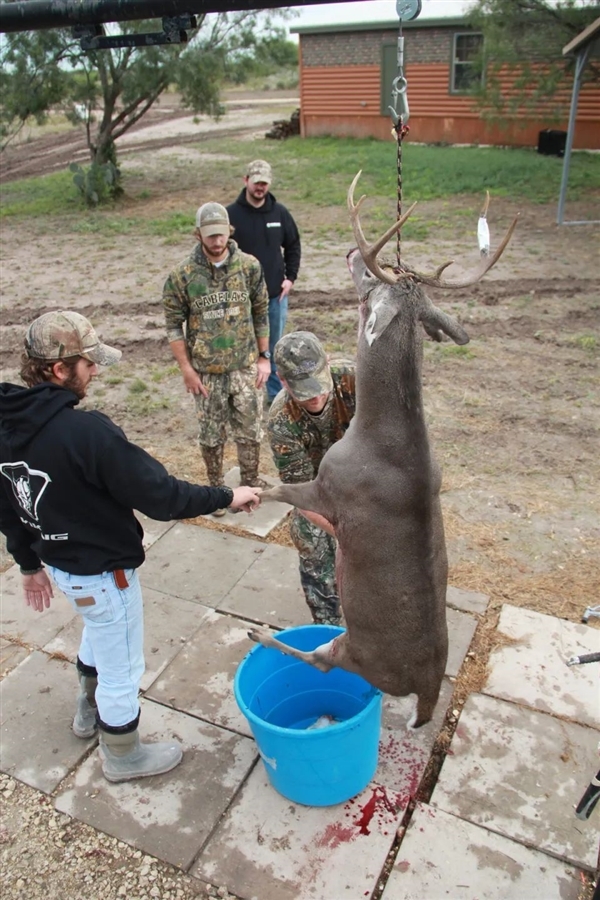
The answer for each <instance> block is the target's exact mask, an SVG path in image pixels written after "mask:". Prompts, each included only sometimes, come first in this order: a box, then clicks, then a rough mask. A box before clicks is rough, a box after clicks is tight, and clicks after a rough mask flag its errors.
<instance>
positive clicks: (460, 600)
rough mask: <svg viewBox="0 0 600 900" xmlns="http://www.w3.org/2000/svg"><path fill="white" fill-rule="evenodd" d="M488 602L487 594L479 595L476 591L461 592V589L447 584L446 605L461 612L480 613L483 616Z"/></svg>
mask: <svg viewBox="0 0 600 900" xmlns="http://www.w3.org/2000/svg"><path fill="white" fill-rule="evenodd" d="M489 602H490V598H489V597H488V596H487V594H480V593H479V592H478V591H463V590H462V589H461V588H457V587H454V585H451V584H449V585H448V590H447V591H446V603H449V604H450V606H455V607H456V608H457V609H462V611H463V612H470V613H481V614H483V613H484V612H485V611H486V609H487V607H488V603H489Z"/></svg>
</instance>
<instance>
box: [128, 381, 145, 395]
mask: <svg viewBox="0 0 600 900" xmlns="http://www.w3.org/2000/svg"><path fill="white" fill-rule="evenodd" d="M147 390H148V385H147V384H146V382H145V381H142V379H141V378H136V379H134V381H132V382H131V384H130V385H129V393H130V394H144V393H145V392H146V391H147Z"/></svg>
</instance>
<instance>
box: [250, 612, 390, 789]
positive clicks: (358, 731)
mask: <svg viewBox="0 0 600 900" xmlns="http://www.w3.org/2000/svg"><path fill="white" fill-rule="evenodd" d="M343 630H344V629H343V628H336V627H333V626H331V625H304V626H302V627H300V628H287V629H285V631H281V632H279V633H278V634H277V638H278V639H279V640H280V641H282V642H283V643H284V644H288V645H289V646H291V647H296V648H297V649H299V650H314V649H315V647H318V646H319V645H320V644H324V643H326V642H327V641H330V640H332V639H333V638H334V637H336V636H337V635H338V634H342V632H343ZM234 692H235V699H236V700H237V704H238V706H239V708H240V709H241V711H242V712H243V713H244V715H245V716H246V718H247V719H248V722H249V723H250V727H251V729H252V733H253V735H254V738H255V740H256V743H257V745H258V750H259V752H260V755H261V757H262V760H263V763H264V766H265V769H266V770H267V775H268V776H269V780H270V782H271V784H272V785H273V787H274V788H275V790H276V791H279V793H280V794H283V796H284V797H287V798H288V800H293V801H294V802H295V803H303V804H305V805H306V806H333V805H334V804H335V803H343V802H344V801H345V800H349V799H350V798H351V797H354V796H355V795H356V794H358V793H360V791H362V790H363V789H364V788H365V787H366V786H367V784H368V783H369V781H370V780H371V779H372V777H373V775H374V774H375V769H376V768H377V752H378V746H379V732H380V728H381V692H380V691H378V690H377V688H374V687H373V686H372V685H371V684H369V683H368V682H367V681H365V680H364V678H360V676H358V675H353V674H352V673H350V672H345V671H344V670H343V669H331V671H329V672H326V673H324V672H319V670H318V669H315V668H314V666H309V665H307V664H306V663H303V662H301V661H300V660H297V659H294V658H293V657H292V656H286V655H285V654H283V653H281V652H280V651H279V650H274V649H272V648H268V647H263V646H262V645H259V646H257V647H255V648H254V649H253V650H251V651H250V653H248V655H247V656H246V657H245V658H244V659H243V660H242V662H241V663H240V665H239V666H238V669H237V672H236V675H235V680H234ZM322 716H328V717H331V718H332V719H333V720H334V721H333V723H332V724H329V725H326V726H325V727H322V728H321V727H317V728H314V729H312V728H310V726H311V725H313V724H314V723H315V722H317V721H318V720H319V719H320V718H321V717H322Z"/></svg>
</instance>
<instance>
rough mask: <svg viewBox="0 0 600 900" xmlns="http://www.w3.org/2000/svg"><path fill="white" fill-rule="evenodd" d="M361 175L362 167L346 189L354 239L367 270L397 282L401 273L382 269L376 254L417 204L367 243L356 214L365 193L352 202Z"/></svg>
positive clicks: (387, 280) (390, 282)
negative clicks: (370, 242)
mask: <svg viewBox="0 0 600 900" xmlns="http://www.w3.org/2000/svg"><path fill="white" fill-rule="evenodd" d="M361 175H362V169H361V170H360V172H359V173H358V175H357V176H356V177H355V179H354V181H353V182H352V184H351V185H350V187H349V189H348V210H349V212H350V220H351V222H352V230H353V231H354V237H355V239H356V246H357V247H358V249H359V250H360V255H361V256H362V258H363V260H364V263H365V266H366V267H367V269H368V270H369V272H372V274H373V275H374V276H375V278H379V280H380V281H385V282H386V284H397V283H398V281H399V280H400V278H402V275H400V274H398V273H396V272H386V271H385V270H384V269H382V268H381V266H380V265H379V263H378V262H377V254H378V253H379V251H380V250H381V249H382V248H383V247H385V245H386V244H387V242H388V241H389V239H390V238H391V237H392V235H394V234H396V232H397V231H400V229H401V228H402V226H403V225H404V223H405V222H406V220H407V219H408V217H409V216H410V214H411V212H412V211H413V209H414V208H415V206H416V205H417V204H416V203H413V205H412V206H411V208H410V209H409V210H408V212H405V213H404V215H403V216H402V217H401V218H400V219H398V221H397V222H394V224H393V225H392V226H391V227H390V228H388V230H387V231H386V232H385V234H383V235H382V236H381V237H380V238H379V240H378V241H375V243H374V244H367V241H366V238H365V236H364V234H363V230H362V227H361V224H360V219H359V215H358V214H359V210H360V207H361V205H362V203H363V201H364V200H365V199H366V195H365V194H363V195H362V197H361V198H360V200H359V201H358V203H356V204H355V203H354V188H355V187H356V185H357V183H358V179H359V178H360V176H361Z"/></svg>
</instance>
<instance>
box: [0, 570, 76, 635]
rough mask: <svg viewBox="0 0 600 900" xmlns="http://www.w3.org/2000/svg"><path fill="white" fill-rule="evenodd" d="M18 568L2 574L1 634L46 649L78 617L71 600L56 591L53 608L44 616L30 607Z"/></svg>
mask: <svg viewBox="0 0 600 900" xmlns="http://www.w3.org/2000/svg"><path fill="white" fill-rule="evenodd" d="M21 583H22V577H21V572H20V570H19V567H18V566H11V567H10V569H8V570H7V571H6V572H3V573H2V574H1V575H0V597H1V598H2V602H1V603H0V634H1V635H2V637H5V638H11V639H12V640H14V641H19V642H21V643H23V644H26V645H28V646H30V647H37V648H38V649H39V648H40V647H43V646H44V644H47V643H48V641H50V640H52V638H54V637H56V635H57V634H58V632H59V631H60V630H61V629H62V628H64V627H65V625H66V624H67V623H68V622H70V621H71V619H73V618H75V617H76V616H77V613H76V612H74V610H73V607H72V606H71V605H70V604H69V601H68V600H67V598H66V597H65V596H64V594H62V593H61V592H60V591H58V590H57V589H56V588H54V597H53V599H52V601H51V605H50V609H45V610H44V611H43V612H42V613H39V612H35V610H33V609H32V608H31V607H30V606H26V604H25V600H24V599H23V592H22V588H21Z"/></svg>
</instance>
